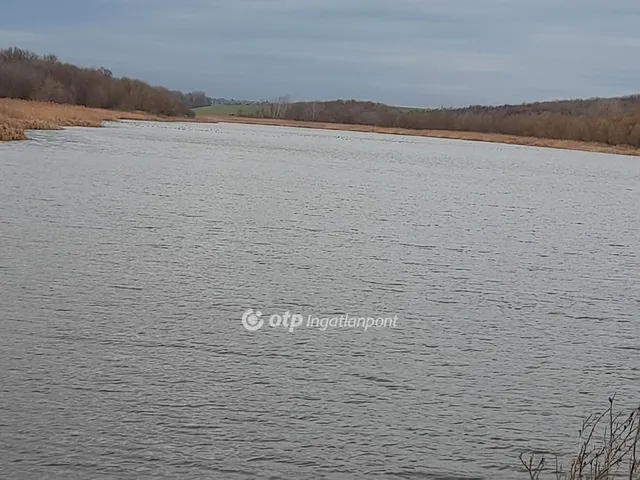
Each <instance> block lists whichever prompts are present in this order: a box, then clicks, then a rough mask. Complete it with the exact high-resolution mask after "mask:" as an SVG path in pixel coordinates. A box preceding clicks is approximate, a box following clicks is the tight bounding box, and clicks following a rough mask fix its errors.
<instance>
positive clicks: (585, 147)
mask: <svg viewBox="0 0 640 480" xmlns="http://www.w3.org/2000/svg"><path fill="white" fill-rule="evenodd" d="M201 118H208V119H211V120H214V121H215V122H217V123H240V124H248V125H267V126H276V127H294V128H311V129H313V128H316V129H319V130H337V131H345V132H363V133H383V134H387V135H406V136H410V137H427V138H443V139H449V140H465V141H473V142H486V143H503V144H507V145H520V146H524V147H543V148H554V149H560V150H574V151H581V152H592V153H607V154H613V155H628V156H629V155H630V156H636V157H639V156H640V148H635V147H632V146H630V145H629V146H627V145H608V144H604V143H595V142H584V141H579V140H555V139H550V138H539V137H520V136H517V135H507V134H502V133H481V132H467V131H458V130H412V129H408V128H392V127H375V126H371V125H359V124H344V123H324V122H307V121H300V120H280V119H273V118H252V117H236V116H222V115H217V116H206V117H205V116H202V117H196V121H197V120H198V119H201Z"/></svg>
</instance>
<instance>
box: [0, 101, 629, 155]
mask: <svg viewBox="0 0 640 480" xmlns="http://www.w3.org/2000/svg"><path fill="white" fill-rule="evenodd" d="M117 120H148V121H164V122H167V121H169V122H199V123H217V122H227V123H246V124H258V125H274V126H284V127H298V128H318V129H325V130H342V131H351V132H375V133H386V134H392V135H410V136H419V137H435V138H449V139H454V140H472V141H479V142H493V143H506V144H512V145H527V146H532V147H550V148H561V149H567V150H581V151H588V152H599V153H613V154H619V155H636V156H640V149H638V148H634V147H631V146H625V145H606V144H601V143H591V142H579V141H574V140H553V139H547V138H537V137H519V136H515V135H503V134H499V133H479V132H461V131H451V130H410V129H405V128H386V127H372V126H369V125H347V124H340V123H320V122H303V121H296V120H280V119H269V118H247V117H232V116H211V117H197V118H195V119H194V118H183V117H160V116H157V115H152V114H148V113H145V112H121V111H115V110H104V109H101V108H87V107H81V106H75V105H60V104H56V103H45V102H33V101H26V100H14V99H8V98H2V99H0V141H2V140H25V139H26V138H27V135H26V133H25V130H60V129H62V128H64V127H71V126H74V127H100V126H102V124H103V122H106V121H117Z"/></svg>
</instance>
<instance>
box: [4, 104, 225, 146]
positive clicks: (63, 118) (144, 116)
mask: <svg viewBox="0 0 640 480" xmlns="http://www.w3.org/2000/svg"><path fill="white" fill-rule="evenodd" d="M117 120H149V121H161V122H162V121H181V122H183V121H191V120H192V119H186V118H169V117H160V116H158V115H151V114H148V113H145V112H119V111H114V110H104V109H101V108H87V107H81V106H76V105H60V104H57V103H45V102H31V101H25V100H14V99H9V98H2V99H0V141H2V140H25V139H26V138H27V136H26V133H25V130H60V129H62V128H64V127H101V126H102V124H103V122H107V121H117ZM210 121H211V122H215V120H210Z"/></svg>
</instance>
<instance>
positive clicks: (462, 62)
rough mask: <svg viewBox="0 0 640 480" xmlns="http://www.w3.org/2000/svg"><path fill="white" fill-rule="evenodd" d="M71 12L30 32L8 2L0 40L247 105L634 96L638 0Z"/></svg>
mask: <svg viewBox="0 0 640 480" xmlns="http://www.w3.org/2000/svg"><path fill="white" fill-rule="evenodd" d="M67 3H68V4H74V3H75V4H76V7H78V9H76V10H73V12H74V14H73V15H71V16H69V15H67V17H66V18H65V19H64V21H62V19H60V18H57V17H56V13H55V9H51V14H50V15H49V16H48V18H44V16H42V18H38V17H36V18H35V19H32V20H30V17H29V15H24V13H25V12H24V11H23V10H25V9H27V8H28V9H29V10H33V9H37V8H38V6H39V4H42V5H44V4H45V1H44V0H37V1H34V0H31V1H29V2H25V1H24V0H9V5H10V6H9V9H8V11H9V15H5V16H4V17H2V18H0V41H1V42H2V43H3V44H4V45H10V44H18V45H22V46H24V47H27V48H31V49H35V50H37V51H39V52H42V53H45V52H51V51H52V52H54V53H57V54H58V55H59V56H61V57H62V58H64V59H67V60H69V61H76V62H79V63H82V64H88V65H105V66H107V67H109V68H111V69H112V70H114V71H115V72H116V73H117V74H121V75H130V76H140V77H143V78H145V79H146V80H148V81H150V82H152V83H161V84H166V85H168V86H169V87H171V88H179V89H183V90H190V89H205V90H206V91H207V92H209V93H210V94H211V95H215V96H234V97H246V98H271V97H274V96H277V95H281V94H290V95H291V96H292V97H293V98H299V99H303V98H304V99H311V98H315V99H322V98H335V97H340V98H360V99H372V100H378V101H384V102H389V103H396V104H403V105H424V106H439V105H464V104H469V103H505V102H521V101H528V100H538V99H545V98H562V97H577V96H596V95H601V96H607V95H618V94H624V93H632V92H634V91H635V90H636V89H637V86H636V81H637V78H638V76H639V75H640V66H637V63H636V62H635V61H634V60H633V59H634V58H635V55H634V54H635V53H637V49H638V46H639V45H640V33H638V28H637V25H639V24H640V5H639V4H637V3H636V1H635V0H609V1H606V0H601V1H596V0H580V1H578V0H564V1H563V2H557V1H555V0H554V1H552V0H538V1H534V0H531V1H529V0H484V1H482V0H431V1H425V0H396V1H395V2H389V1H387V0H235V1H214V0H208V1H207V0H183V1H182V2H174V1H169V0H154V1H151V0H92V1H85V2H79V1H78V0H73V1H72V2H67ZM12 6H13V12H12V9H11V7H12ZM67 6H68V7H69V11H72V10H71V7H73V6H74V5H71V6H69V5H67ZM95 12H101V14H100V15H96V14H95Z"/></svg>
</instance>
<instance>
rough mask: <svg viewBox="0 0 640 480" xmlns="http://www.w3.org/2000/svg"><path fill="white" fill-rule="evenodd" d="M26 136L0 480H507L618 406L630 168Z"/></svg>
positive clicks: (493, 149) (445, 144)
mask: <svg viewBox="0 0 640 480" xmlns="http://www.w3.org/2000/svg"><path fill="white" fill-rule="evenodd" d="M31 136H32V138H33V139H34V140H33V141H30V142H26V143H16V144H4V145H0V301H1V304H0V307H1V308H0V478H17V479H23V478H24V479H29V478H61V479H75V478H78V479H80V478H82V479H87V478H92V479H93V478H176V479H177V478H184V479H187V478H224V479H253V478H260V479H267V478H269V479H276V478H284V479H288V478H291V479H303V478H325V479H336V480H337V479H370V478H408V479H418V478H426V479H429V478H436V479H440V478H460V477H462V478H488V479H502V478H504V479H507V478H509V479H510V478H525V477H524V475H522V474H520V473H518V460H517V456H518V453H519V452H520V451H522V450H524V449H528V448H538V449H547V450H550V451H553V452H557V453H560V454H566V453H570V452H571V451H572V449H573V448H574V447H575V446H576V443H577V430H578V428H579V426H580V424H581V421H582V419H583V417H585V416H586V415H587V414H588V413H591V412H593V411H594V410H596V409H599V408H600V407H604V406H605V404H606V401H607V397H608V396H609V395H610V394H611V393H612V392H614V391H617V393H618V398H620V399H621V401H622V403H623V404H628V405H635V404H637V402H638V399H639V398H640V341H639V333H640V327H639V324H638V322H639V321H640V319H639V313H640V262H639V255H640V239H639V233H638V232H640V214H639V205H640V188H639V186H640V159H638V158H631V157H616V156H607V155H599V154H588V153H578V152H567V151H556V150H546V149H533V148H524V147H515V146H504V145H490V144H477V143H468V142H454V141H447V140H436V139H421V138H405V137H391V136H383V135H370V134H364V133H339V132H329V131H313V130H296V129H287V128H273V127H257V126H241V125H211V126H207V125H177V124H166V125H165V124H135V123H129V124H126V125H112V126H109V127H108V128H105V129H99V130H90V129H69V130H66V131H64V132H38V133H33V134H32V135H31ZM249 308H254V309H260V310H261V311H262V313H263V316H262V317H261V319H262V320H268V317H269V316H270V315H271V314H283V313H284V312H285V311H287V310H289V311H290V312H291V313H299V314H301V315H304V316H305V318H306V317H307V315H312V316H318V317H333V316H339V315H341V314H344V313H348V314H350V315H354V316H365V317H368V316H374V317H378V316H381V317H386V316H394V315H397V316H398V320H397V326H396V328H375V327H374V328H371V329H368V330H367V331H366V332H365V331H364V329H363V328H348V327H343V328H340V327H330V328H327V329H326V330H325V331H323V330H322V329H319V328H317V327H316V328H311V327H307V326H306V325H305V324H303V325H302V326H300V327H298V328H297V329H295V330H294V332H293V333H289V332H288V331H286V329H284V328H283V327H279V328H273V327H270V326H269V325H268V322H267V323H266V324H265V325H264V326H263V327H262V328H261V329H260V330H258V331H256V332H254V333H251V332H248V331H247V330H246V329H245V328H244V327H243V325H242V322H241V318H242V315H243V313H244V312H245V310H247V309H249ZM250 320H251V319H250ZM252 320H254V321H255V320H257V318H256V319H252ZM621 406H622V405H621Z"/></svg>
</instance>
